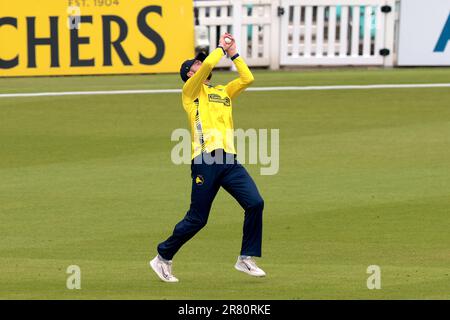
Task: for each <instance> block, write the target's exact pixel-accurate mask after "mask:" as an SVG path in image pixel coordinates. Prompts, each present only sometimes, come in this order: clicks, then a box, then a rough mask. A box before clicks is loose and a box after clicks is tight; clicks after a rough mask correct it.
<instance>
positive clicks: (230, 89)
mask: <svg viewBox="0 0 450 320" xmlns="http://www.w3.org/2000/svg"><path fill="white" fill-rule="evenodd" d="M227 53H228V56H229V57H230V58H231V60H232V61H233V63H234V65H235V66H236V69H237V71H238V73H239V78H237V79H235V80H233V81H231V82H229V83H228V84H227V85H226V87H225V88H226V91H227V94H228V96H229V97H230V98H231V99H233V98H235V97H237V96H238V95H239V94H240V93H241V92H243V91H244V90H245V89H247V88H248V87H249V86H250V85H251V84H252V83H253V81H254V80H255V78H254V77H253V74H252V72H251V71H250V69H249V68H248V66H247V64H246V63H245V61H244V59H243V58H242V57H241V56H239V54H238V53H237V50H236V42H235V41H233V44H232V46H231V47H230V48H229V49H228V51H227Z"/></svg>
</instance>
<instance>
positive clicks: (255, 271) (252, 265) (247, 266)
mask: <svg viewBox="0 0 450 320" xmlns="http://www.w3.org/2000/svg"><path fill="white" fill-rule="evenodd" d="M234 268H235V269H236V270H239V271H242V272H245V273H247V274H249V275H251V276H254V277H264V276H265V275H266V273H265V272H264V271H263V270H262V269H261V268H259V267H258V266H257V265H256V262H255V261H254V260H253V259H252V257H247V258H244V259H241V257H238V260H237V262H236V264H235V265H234Z"/></svg>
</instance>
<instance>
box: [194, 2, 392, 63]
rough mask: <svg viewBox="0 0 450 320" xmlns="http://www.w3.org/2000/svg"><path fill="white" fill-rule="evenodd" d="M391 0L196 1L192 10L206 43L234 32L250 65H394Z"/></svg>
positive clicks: (214, 42)
mask: <svg viewBox="0 0 450 320" xmlns="http://www.w3.org/2000/svg"><path fill="white" fill-rule="evenodd" d="M395 1H396V0H273V1H270V0H220V1H198V2H195V10H196V11H197V22H198V23H199V24H200V25H203V26H206V27H207V28H208V31H209V42H210V45H211V47H210V49H214V48H215V46H216V45H217V42H218V37H219V35H220V34H222V33H224V32H230V33H233V34H234V36H235V37H236V39H237V40H238V41H237V42H238V46H239V51H240V53H241V55H243V56H244V58H245V59H246V61H247V63H248V64H249V65H250V66H270V68H271V69H278V68H279V66H280V65H281V66H305V65H384V66H392V65H393V56H394V55H393V49H394V24H395V13H394V10H395ZM384 6H389V7H390V8H391V11H390V12H383V11H382V8H383V7H384ZM385 9H386V8H385ZM384 11H386V10H384ZM383 49H387V50H388V51H389V54H388V55H385V53H386V52H388V51H387V50H383ZM230 65H231V63H230V62H229V61H227V60H222V62H221V64H220V65H219V66H220V67H226V66H230Z"/></svg>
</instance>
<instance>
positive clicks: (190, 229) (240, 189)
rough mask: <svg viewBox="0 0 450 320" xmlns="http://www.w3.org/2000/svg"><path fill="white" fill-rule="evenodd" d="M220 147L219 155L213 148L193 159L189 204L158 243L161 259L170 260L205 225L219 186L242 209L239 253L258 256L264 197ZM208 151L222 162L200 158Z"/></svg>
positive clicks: (230, 156)
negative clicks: (166, 237)
mask: <svg viewBox="0 0 450 320" xmlns="http://www.w3.org/2000/svg"><path fill="white" fill-rule="evenodd" d="M216 151H217V150H216ZM219 151H220V152H219V153H220V155H218V154H219V153H217V154H215V152H214V151H213V153H209V154H207V153H203V154H201V155H199V156H198V157H197V158H195V159H194V160H193V161H192V164H191V176H192V193H191V205H190V208H189V211H188V212H187V213H186V215H185V217H184V218H183V220H181V221H180V222H179V223H178V224H177V225H176V226H175V228H174V230H173V233H172V235H171V236H170V237H169V238H168V239H167V240H166V241H164V242H162V243H160V244H159V245H158V253H159V255H160V256H161V257H163V258H164V259H167V260H172V258H173V256H174V255H175V254H176V253H177V251H178V250H179V249H180V248H181V246H182V245H183V244H185V243H186V242H187V241H188V240H189V239H191V238H192V237H193V236H194V235H195V234H196V233H197V232H198V231H200V229H202V228H203V227H204V226H205V225H206V223H207V221H208V216H209V212H210V210H211V205H212V202H213V200H214V198H215V196H216V194H217V192H218V191H219V189H220V187H223V188H224V189H225V190H226V191H227V192H228V193H230V194H231V195H232V196H233V197H234V198H235V199H236V200H237V201H238V203H239V204H240V205H241V207H242V208H243V209H244V210H245V216H244V228H243V237H242V247H241V255H246V256H256V257H260V256H261V242H262V214H263V209H264V201H263V199H262V197H261V195H260V194H259V192H258V189H257V188H256V185H255V182H254V181H253V179H252V178H251V177H250V175H249V174H248V172H247V170H245V168H244V167H243V166H242V165H241V164H240V163H239V162H238V161H237V160H236V157H235V155H233V154H227V153H225V152H223V150H219ZM211 155H212V156H214V157H215V159H216V160H217V159H218V158H220V159H222V161H218V162H222V163H212V164H211V161H208V162H207V161H204V160H202V161H199V159H202V158H203V157H205V156H211ZM217 155H218V156H217ZM199 157H200V158H199Z"/></svg>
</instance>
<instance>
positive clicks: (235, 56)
mask: <svg viewBox="0 0 450 320" xmlns="http://www.w3.org/2000/svg"><path fill="white" fill-rule="evenodd" d="M237 57H239V53H236V54H235V55H234V56H232V57H231V61H233V60H234V59H236V58H237Z"/></svg>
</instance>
